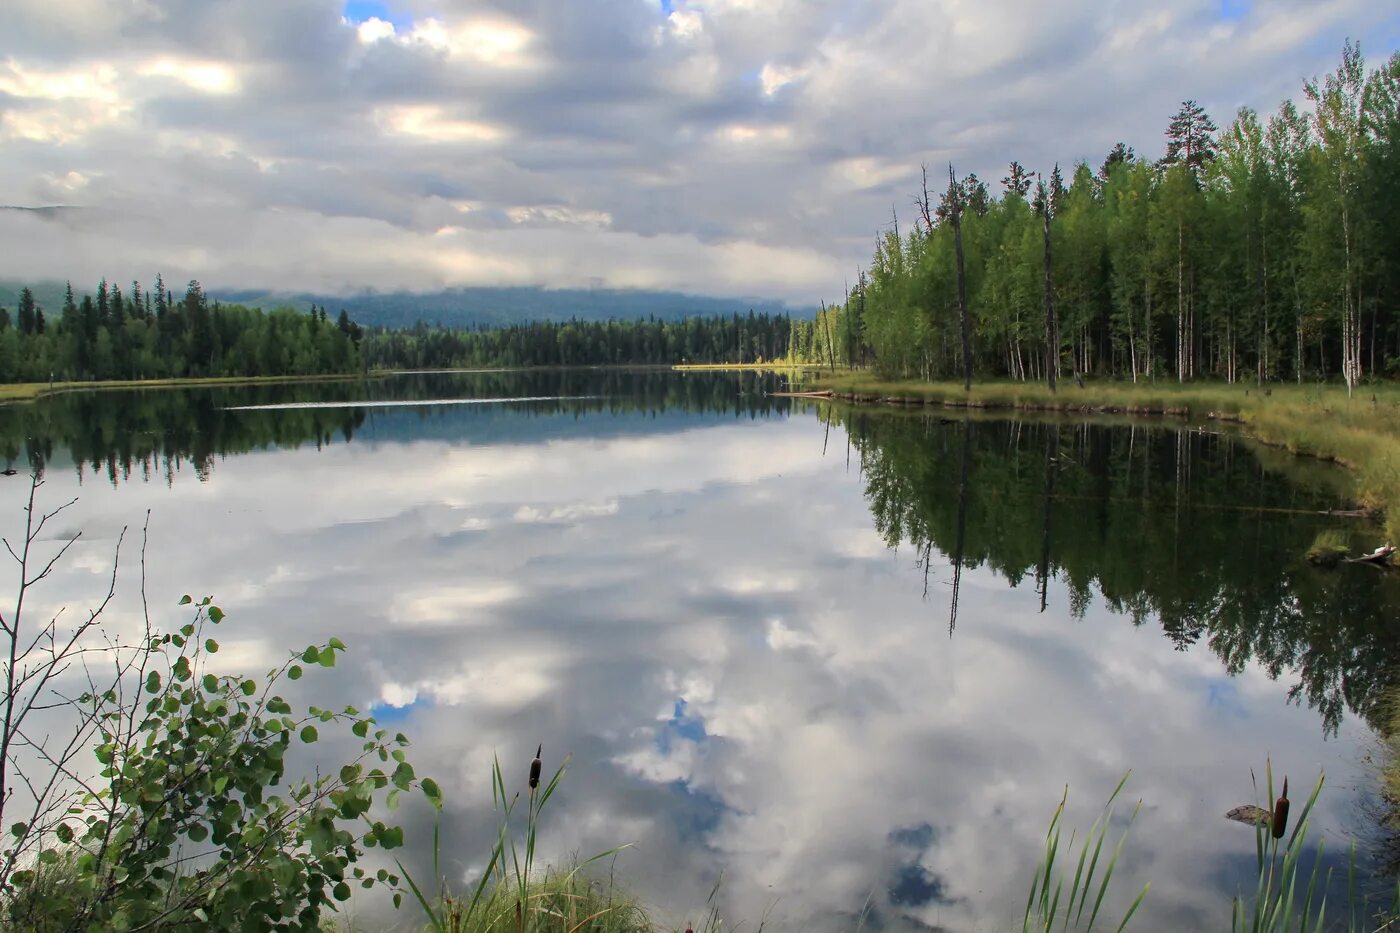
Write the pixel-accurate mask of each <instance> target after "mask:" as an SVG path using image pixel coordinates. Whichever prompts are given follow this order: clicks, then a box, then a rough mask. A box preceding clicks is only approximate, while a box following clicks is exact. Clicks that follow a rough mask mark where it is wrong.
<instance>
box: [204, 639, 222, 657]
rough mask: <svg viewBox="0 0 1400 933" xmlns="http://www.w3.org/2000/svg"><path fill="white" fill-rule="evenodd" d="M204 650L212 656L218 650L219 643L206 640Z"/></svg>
mask: <svg viewBox="0 0 1400 933" xmlns="http://www.w3.org/2000/svg"><path fill="white" fill-rule="evenodd" d="M204 650H205V651H207V652H209V653H210V654H214V653H215V652H217V651H218V650H219V643H218V642H217V641H215V640H214V639H212V638H210V639H206V640H205V642H204Z"/></svg>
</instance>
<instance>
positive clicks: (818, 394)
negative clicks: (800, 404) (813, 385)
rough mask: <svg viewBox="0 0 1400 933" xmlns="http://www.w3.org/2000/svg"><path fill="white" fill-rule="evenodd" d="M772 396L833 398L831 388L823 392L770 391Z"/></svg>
mask: <svg viewBox="0 0 1400 933" xmlns="http://www.w3.org/2000/svg"><path fill="white" fill-rule="evenodd" d="M768 395H769V396H770V397H772V398H831V395H832V393H831V390H830V389H827V390H824V391H821V392H769V393H768Z"/></svg>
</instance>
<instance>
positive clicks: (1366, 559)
mask: <svg viewBox="0 0 1400 933" xmlns="http://www.w3.org/2000/svg"><path fill="white" fill-rule="evenodd" d="M1394 556H1395V545H1393V544H1386V545H1382V546H1381V547H1378V548H1376V549H1375V550H1374V551H1372V552H1371V553H1369V554H1362V555H1361V556H1360V557H1348V558H1347V559H1346V563H1348V564H1372V565H1374V566H1377V567H1389V566H1390V565H1391V561H1392V558H1393V557H1394Z"/></svg>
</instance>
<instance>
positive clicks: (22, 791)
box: [0, 471, 134, 890]
mask: <svg viewBox="0 0 1400 933" xmlns="http://www.w3.org/2000/svg"><path fill="white" fill-rule="evenodd" d="M43 485H44V481H43V480H42V479H40V477H39V474H38V472H37V471H36V472H35V473H34V474H33V475H32V476H31V478H30V484H29V494H28V497H27V499H26V501H25V504H24V515H25V522H24V533H23V537H22V538H21V539H19V540H18V541H17V542H13V543H12V542H11V541H10V540H9V539H8V538H0V542H3V543H4V546H5V550H6V551H8V552H9V555H10V557H11V558H12V559H13V560H14V561H15V563H16V565H17V566H18V581H17V584H18V585H17V587H16V592H15V599H14V604H13V608H12V609H11V610H9V614H8V615H6V614H5V612H4V611H3V610H0V638H3V639H4V641H3V645H0V651H2V652H3V653H4V657H3V660H2V661H0V664H3V672H0V681H3V685H4V686H3V690H4V693H3V695H0V825H4V826H6V827H8V828H9V837H8V841H7V846H6V847H5V848H4V849H3V850H0V890H2V889H7V888H8V885H9V879H10V877H11V876H12V874H13V873H14V871H15V870H16V868H17V867H18V866H20V865H21V864H23V863H26V862H27V861H28V860H29V859H31V857H32V856H34V855H35V854H36V853H37V852H38V851H39V849H40V848H41V847H42V846H43V845H44V843H45V840H46V839H48V838H50V837H51V836H52V835H53V834H54V833H60V835H61V831H60V829H59V827H60V826H61V824H62V821H63V817H64V816H65V815H67V814H68V812H69V809H70V807H71V806H72V805H73V803H74V801H75V800H76V799H77V798H78V797H79V796H82V795H83V794H88V795H95V793H96V792H95V788H93V787H90V786H88V779H87V778H86V777H85V776H84V774H83V772H82V769H80V768H79V767H78V766H77V760H78V759H79V757H80V756H83V755H85V754H86V753H89V752H90V746H91V744H92V739H93V737H94V735H95V734H96V732H97V731H98V729H99V722H100V719H101V717H102V715H103V713H104V711H105V707H103V706H102V705H101V704H83V703H80V702H78V700H77V698H76V697H72V696H69V695H68V694H67V693H66V692H65V691H64V686H63V685H64V683H66V682H67V681H69V680H72V679H74V678H75V677H76V676H77V675H78V674H79V673H81V677H82V683H83V688H84V689H85V690H86V691H87V693H88V694H89V695H92V696H109V695H111V693H112V691H113V690H114V689H116V688H115V684H116V683H117V682H119V681H120V680H121V678H122V677H124V676H125V675H126V674H127V673H128V671H129V666H128V665H129V663H130V660H134V657H133V658H130V659H128V658H124V656H123V655H122V653H121V651H120V650H119V645H118V643H117V642H116V641H115V640H113V639H112V638H110V637H109V636H108V635H107V633H106V632H105V631H103V629H102V617H103V613H104V612H105V611H106V609H107V606H108V605H109V604H110V603H111V601H112V598H113V596H114V594H115V593H116V582H117V565H118V561H119V559H120V555H121V545H122V540H123V539H124V538H125V535H126V529H125V528H123V529H122V532H121V534H120V535H119V536H118V538H117V544H116V549H115V551H116V553H115V554H114V556H113V561H112V574H111V576H110V578H109V579H108V582H107V588H106V592H105V594H103V595H102V596H101V598H100V599H99V601H98V603H97V605H96V606H95V607H94V608H92V609H89V610H87V611H86V613H84V615H82V616H80V617H79V618H78V620H77V621H76V622H73V623H72V624H70V625H64V624H63V616H64V610H63V609H60V610H59V611H58V612H56V613H54V614H53V615H51V616H48V617H47V618H41V619H40V621H39V622H38V623H37V624H32V622H31V615H32V612H33V610H32V608H31V607H29V606H26V601H27V600H28V598H29V597H30V596H31V594H32V591H33V589H34V588H35V587H36V586H37V585H39V584H40V583H41V582H43V581H44V580H45V579H46V578H48V577H49V576H50V575H51V574H52V573H53V570H54V567H55V566H56V565H57V564H58V562H59V561H60V560H62V558H63V557H64V555H65V554H67V553H68V551H69V549H70V548H71V547H72V546H73V545H74V544H75V543H77V541H78V539H79V538H80V537H81V535H82V533H81V532H77V533H75V534H73V535H71V536H69V537H67V538H64V539H62V542H61V543H60V544H59V545H58V546H57V547H56V548H54V549H52V550H51V552H50V553H48V554H42V553H40V552H41V551H42V550H43V548H42V546H41V543H40V542H41V535H42V534H43V532H44V530H45V529H46V528H48V527H49V526H50V524H51V523H52V522H53V521H54V519H55V518H57V517H58V516H59V515H61V514H62V513H63V512H65V511H66V510H67V509H68V508H69V507H71V506H72V505H73V504H74V502H76V501H77V500H76V499H72V500H69V501H68V502H65V503H64V504H62V505H60V506H58V507H57V508H55V509H53V510H51V511H47V512H41V511H39V510H38V506H37V504H36V503H37V499H38V492H39V490H40V488H41V487H42V486H43ZM94 656H96V657H94ZM99 658H100V659H101V660H102V661H104V662H105V661H111V662H112V663H113V664H114V667H115V680H114V681H111V682H107V681H106V678H105V677H103V678H101V679H102V680H103V681H104V684H103V686H101V687H99V686H98V679H99V678H98V677H97V676H96V675H95V674H94V671H93V668H92V665H91V664H89V662H90V661H95V660H97V659H99ZM59 708H62V709H64V710H65V712H67V713H69V714H70V715H68V716H67V717H66V720H67V721H66V722H65V723H64V725H63V726H62V728H61V730H60V732H59V733H58V734H57V735H55V734H54V733H52V732H49V731H44V730H45V726H44V725H43V724H42V723H39V722H38V721H37V720H38V719H41V718H42V717H43V714H44V713H46V712H47V711H49V710H54V709H59ZM16 817H21V818H18V819H17V818H16Z"/></svg>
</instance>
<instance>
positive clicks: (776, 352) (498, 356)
mask: <svg viewBox="0 0 1400 933" xmlns="http://www.w3.org/2000/svg"><path fill="white" fill-rule="evenodd" d="M17 304H18V307H17V309H16V313H15V314H14V315H12V314H11V312H10V311H9V310H8V309H6V308H3V307H0V382H48V381H50V380H51V379H60V380H85V379H151V378H156V379H159V378H189V377H200V376H222V377H231V376H292V375H318V374H329V373H356V372H361V371H363V370H365V369H367V368H374V369H452V368H463V367H523V366H601V365H672V364H676V363H763V362H767V361H773V360H779V359H785V358H788V357H789V356H791V355H792V351H796V353H797V354H798V358H800V359H807V358H809V357H810V355H811V354H812V353H813V352H814V350H813V346H814V345H813V336H812V334H813V326H814V325H813V322H812V321H804V320H801V319H793V318H790V317H789V316H788V315H786V314H770V313H766V312H765V313H760V314H755V313H754V312H753V311H749V312H748V313H747V314H745V315H741V314H738V313H734V314H730V315H712V316H707V317H689V318H685V319H684V320H658V319H656V318H647V319H645V320H635V321H623V320H610V321H584V320H577V319H575V320H569V321H564V322H551V321H537V322H533V323H527V324H513V325H510V326H507V327H501V328H473V329H450V328H445V327H440V326H435V327H430V326H428V325H427V324H424V323H422V322H419V323H417V324H416V325H414V326H413V327H412V328H408V329H403V330H398V329H389V328H382V327H377V328H371V329H368V330H366V329H363V328H361V327H360V325H359V324H358V323H356V322H354V321H352V320H351V319H350V317H349V315H348V314H347V313H346V312H345V311H344V310H342V311H341V312H340V315H339V317H338V318H336V319H335V320H334V321H332V320H331V318H330V316H329V315H328V314H327V312H326V309H325V308H324V307H321V306H317V305H312V306H311V312H310V314H304V313H302V312H300V311H297V310H294V309H292V308H277V309H274V310H272V311H271V312H267V313H264V312H263V311H261V310H260V309H257V308H248V307H245V306H243V305H238V304H223V303H221V302H219V301H217V300H211V299H210V298H209V297H208V296H207V295H206V293H205V292H204V289H203V288H202V287H201V286H200V284H199V282H197V281H192V282H190V283H189V285H188V287H187V288H186V290H185V294H184V297H183V298H180V299H178V300H177V298H176V296H175V295H174V294H173V293H171V292H169V291H168V290H167V289H166V288H165V285H164V282H163V280H162V279H161V277H160V276H157V277H156V284H155V285H154V286H153V287H152V288H150V289H148V290H143V289H142V287H141V283H140V282H132V283H131V288H130V290H129V291H128V292H126V293H125V294H123V292H122V290H121V289H120V288H119V287H117V286H111V285H108V283H107V282H106V280H103V281H102V282H100V283H99V284H98V286H97V288H96V291H95V294H90V295H89V294H85V295H83V296H82V297H81V298H75V297H74V292H73V288H72V285H71V284H70V285H69V286H68V287H67V289H66V292H65V295H64V298H63V302H62V309H61V312H60V314H59V315H58V317H57V319H56V320H53V319H51V318H49V317H48V316H47V315H46V309H44V308H43V307H41V305H40V303H39V302H38V300H37V299H36V297H35V290H34V289H31V288H28V287H25V288H22V289H21V290H20V291H19V293H18V302H17Z"/></svg>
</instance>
